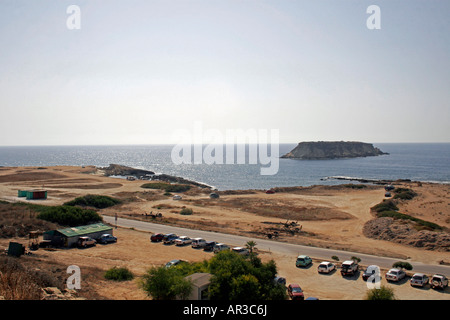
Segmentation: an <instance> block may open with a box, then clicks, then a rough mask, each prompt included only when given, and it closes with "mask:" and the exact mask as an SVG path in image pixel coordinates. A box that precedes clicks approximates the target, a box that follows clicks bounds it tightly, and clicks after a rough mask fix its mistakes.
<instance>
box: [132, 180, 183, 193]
mask: <svg viewBox="0 0 450 320" xmlns="http://www.w3.org/2000/svg"><path fill="white" fill-rule="evenodd" d="M141 188H145V189H160V190H164V191H166V193H169V192H185V191H188V190H190V189H191V186H190V185H187V184H170V183H164V182H154V183H145V184H143V185H142V186H141Z"/></svg>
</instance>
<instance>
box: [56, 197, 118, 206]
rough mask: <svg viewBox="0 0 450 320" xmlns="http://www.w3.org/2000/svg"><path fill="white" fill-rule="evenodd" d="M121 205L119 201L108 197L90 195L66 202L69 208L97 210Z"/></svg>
mask: <svg viewBox="0 0 450 320" xmlns="http://www.w3.org/2000/svg"><path fill="white" fill-rule="evenodd" d="M119 203H121V201H120V200H119V199H115V198H112V197H108V196H101V195H93V194H88V195H86V196H84V197H78V198H75V199H74V200H72V201H69V202H66V203H65V204H64V205H67V206H82V207H94V208H97V209H104V208H108V207H112V206H114V205H116V204H119Z"/></svg>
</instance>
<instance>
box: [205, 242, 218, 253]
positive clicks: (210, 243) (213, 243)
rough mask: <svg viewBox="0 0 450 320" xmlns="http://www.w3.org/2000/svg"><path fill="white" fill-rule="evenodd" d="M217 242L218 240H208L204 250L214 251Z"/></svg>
mask: <svg viewBox="0 0 450 320" xmlns="http://www.w3.org/2000/svg"><path fill="white" fill-rule="evenodd" d="M216 244H217V242H216V241H206V243H205V246H204V247H203V250H204V251H213V249H214V246H215V245H216Z"/></svg>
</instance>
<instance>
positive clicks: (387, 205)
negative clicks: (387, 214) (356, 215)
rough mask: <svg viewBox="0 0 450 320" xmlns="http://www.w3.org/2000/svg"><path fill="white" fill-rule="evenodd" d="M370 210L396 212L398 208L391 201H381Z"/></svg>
mask: <svg viewBox="0 0 450 320" xmlns="http://www.w3.org/2000/svg"><path fill="white" fill-rule="evenodd" d="M371 209H372V210H373V211H375V212H383V211H398V207H397V206H396V205H395V203H394V201H392V200H383V201H382V202H381V203H379V204H377V205H375V206H373V207H372V208H371Z"/></svg>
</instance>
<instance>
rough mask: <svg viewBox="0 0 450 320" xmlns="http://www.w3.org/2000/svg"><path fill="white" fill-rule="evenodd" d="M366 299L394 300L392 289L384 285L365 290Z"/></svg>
mask: <svg viewBox="0 0 450 320" xmlns="http://www.w3.org/2000/svg"><path fill="white" fill-rule="evenodd" d="M366 300H395V295H394V290H393V289H391V288H388V287H385V286H381V287H380V288H379V289H377V288H373V289H371V290H369V291H367V294H366Z"/></svg>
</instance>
